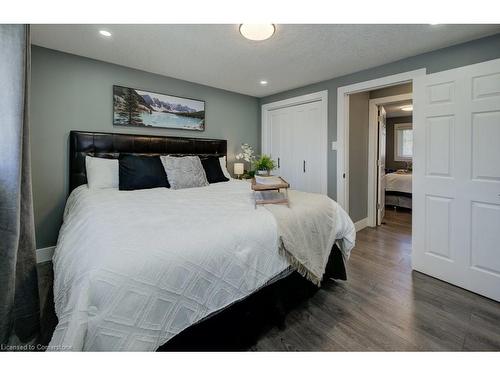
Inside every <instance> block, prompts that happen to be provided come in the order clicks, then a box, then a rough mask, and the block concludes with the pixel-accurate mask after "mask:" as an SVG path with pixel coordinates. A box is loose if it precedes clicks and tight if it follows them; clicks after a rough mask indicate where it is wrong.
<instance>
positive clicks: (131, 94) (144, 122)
mask: <svg viewBox="0 0 500 375" xmlns="http://www.w3.org/2000/svg"><path fill="white" fill-rule="evenodd" d="M113 125H121V126H138V127H143V126H146V127H150V126H151V127H157V128H171V129H183V130H199V131H203V130H205V102H204V101H202V100H195V99H187V98H180V97H177V96H170V95H164V94H157V93H154V92H148V91H142V90H137V89H132V88H129V87H122V86H113Z"/></svg>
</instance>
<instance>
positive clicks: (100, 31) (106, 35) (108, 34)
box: [99, 30, 111, 38]
mask: <svg viewBox="0 0 500 375" xmlns="http://www.w3.org/2000/svg"><path fill="white" fill-rule="evenodd" d="M99 34H101V35H102V36H105V37H106V38H109V37H110V36H111V33H110V32H109V31H108V30H99Z"/></svg>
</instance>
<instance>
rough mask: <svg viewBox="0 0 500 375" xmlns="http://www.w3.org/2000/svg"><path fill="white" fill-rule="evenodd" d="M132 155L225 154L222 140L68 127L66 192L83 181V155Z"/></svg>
mask: <svg viewBox="0 0 500 375" xmlns="http://www.w3.org/2000/svg"><path fill="white" fill-rule="evenodd" d="M121 153H126V154H136V155H167V154H169V155H200V156H209V155H216V156H225V155H227V141H226V140H225V139H205V138H185V137H164V136H159V135H138V134H118V133H97V132H84V131H75V130H72V131H71V132H70V134H69V158H70V159H69V192H71V191H73V189H74V188H76V187H78V186H80V185H84V184H86V183H87V174H86V169H85V156H86V155H89V156H98V157H104V158H110V159H116V158H118V157H119V156H120V154H121Z"/></svg>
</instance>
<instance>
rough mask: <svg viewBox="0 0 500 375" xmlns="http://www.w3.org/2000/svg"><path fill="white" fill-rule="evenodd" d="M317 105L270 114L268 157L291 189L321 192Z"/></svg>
mask: <svg viewBox="0 0 500 375" xmlns="http://www.w3.org/2000/svg"><path fill="white" fill-rule="evenodd" d="M321 116H322V115H321V103H320V102H311V103H306V104H301V105H295V106H291V107H286V108H281V109H277V110H273V111H271V113H270V115H269V118H268V121H269V126H270V132H269V134H270V137H271V140H270V142H269V144H270V152H269V153H270V154H271V157H272V158H273V159H274V160H275V161H276V162H277V161H278V158H279V164H280V168H279V169H277V170H276V171H275V172H274V173H275V174H279V175H280V176H281V177H283V178H284V179H285V180H286V181H288V182H289V183H290V186H291V188H292V189H296V190H302V191H307V192H313V193H321V192H322V178H324V176H322V170H321V168H322V154H321V149H322V147H320V145H321V143H322V142H327V140H326V139H322V136H321V120H322V118H321Z"/></svg>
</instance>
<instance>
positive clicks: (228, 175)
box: [219, 156, 231, 179]
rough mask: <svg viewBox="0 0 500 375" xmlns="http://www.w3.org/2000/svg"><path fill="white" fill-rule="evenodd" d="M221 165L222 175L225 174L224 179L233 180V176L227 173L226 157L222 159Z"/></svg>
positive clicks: (220, 159) (220, 160)
mask: <svg viewBox="0 0 500 375" xmlns="http://www.w3.org/2000/svg"><path fill="white" fill-rule="evenodd" d="M219 163H220V169H222V173H223V174H224V177H226V178H229V179H231V175H230V174H229V172H228V171H227V166H226V157H225V156H222V157H220V158H219Z"/></svg>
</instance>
